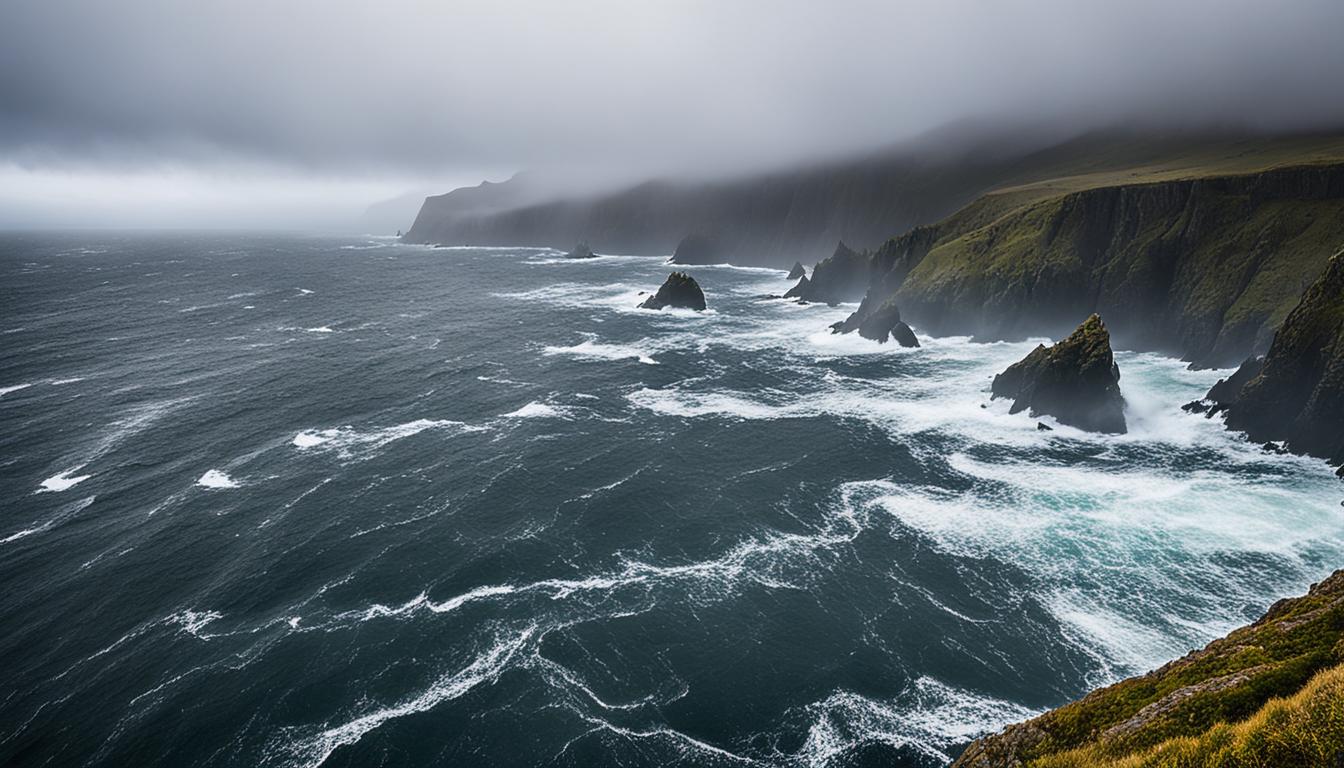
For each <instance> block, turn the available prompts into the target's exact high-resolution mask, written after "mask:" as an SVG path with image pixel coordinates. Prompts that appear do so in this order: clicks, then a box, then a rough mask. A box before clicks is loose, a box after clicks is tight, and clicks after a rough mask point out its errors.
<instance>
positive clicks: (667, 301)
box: [639, 272, 705, 311]
mask: <svg viewBox="0 0 1344 768" xmlns="http://www.w3.org/2000/svg"><path fill="white" fill-rule="evenodd" d="M664 307H683V308H685V309H694V310H697V311H704V309H705V293H704V291H701V290H700V284H699V283H697V282H695V278H693V277H691V276H690V275H688V274H686V273H685V272H673V273H672V274H670V275H668V276H667V280H665V281H663V284H662V285H661V286H659V288H658V292H657V293H655V294H653V295H652V296H650V297H649V298H647V299H645V300H644V302H643V303H642V304H640V305H639V308H640V309H662V308H664Z"/></svg>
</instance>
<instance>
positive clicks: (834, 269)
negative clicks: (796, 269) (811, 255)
mask: <svg viewBox="0 0 1344 768" xmlns="http://www.w3.org/2000/svg"><path fill="white" fill-rule="evenodd" d="M870 261H871V257H870V256H869V255H868V254H867V253H859V252H857V251H855V250H853V249H851V248H850V247H849V246H847V245H845V244H844V243H843V242H842V243H839V244H838V245H836V247H835V253H833V254H831V255H830V257H828V258H826V259H823V260H822V261H820V262H818V263H817V266H815V267H813V268H812V278H811V279H810V280H809V279H808V278H807V277H802V278H800V279H799V281H798V285H796V286H794V287H793V288H792V289H791V290H790V291H789V293H786V294H784V295H785V296H789V294H791V293H795V292H796V297H797V298H800V299H804V300H806V301H817V302H824V303H826V304H830V305H835V304H839V303H840V302H842V301H854V300H855V299H860V298H862V297H863V295H864V293H866V292H867V290H868V264H869V262H870Z"/></svg>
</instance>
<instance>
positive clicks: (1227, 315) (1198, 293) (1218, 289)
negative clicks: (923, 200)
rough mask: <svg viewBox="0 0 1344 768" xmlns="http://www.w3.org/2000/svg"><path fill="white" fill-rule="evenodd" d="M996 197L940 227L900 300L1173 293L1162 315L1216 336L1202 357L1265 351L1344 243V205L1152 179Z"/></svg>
mask: <svg viewBox="0 0 1344 768" xmlns="http://www.w3.org/2000/svg"><path fill="white" fill-rule="evenodd" d="M1341 165H1344V164H1341ZM1304 172H1305V171H1304ZM996 197H997V196H996V195H989V196H986V197H985V198H982V200H981V201H977V202H976V203H973V204H972V205H971V206H968V207H967V208H966V209H963V211H961V212H959V213H957V214H955V215H954V216H952V217H950V218H949V219H947V220H945V221H944V222H943V223H941V224H939V225H937V227H938V229H937V235H938V237H937V238H936V242H935V243H934V245H933V247H932V248H931V249H930V250H929V251H928V253H927V255H925V256H924V258H923V259H922V260H921V261H919V263H918V264H917V265H916V266H914V268H913V269H911V271H910V273H909V275H908V276H907V277H906V278H905V281H904V283H903V285H902V286H901V287H900V289H899V292H898V293H897V300H898V303H900V304H901V305H902V306H906V304H907V303H909V304H910V305H913V306H921V305H922V306H947V307H951V308H953V309H954V310H960V311H972V312H974V311H977V309H978V308H979V307H981V306H984V305H985V304H986V302H990V301H991V300H994V299H995V297H1004V296H1007V297H1014V296H1015V297H1017V299H1016V301H1017V303H1018V304H1023V303H1029V302H1031V301H1033V299H1032V297H1033V296H1034V295H1035V294H1034V293H1033V292H1034V291H1037V290H1038V286H1054V287H1055V289H1056V290H1057V291H1058V290H1064V291H1066V292H1072V293H1073V294H1074V295H1076V294H1077V293H1078V292H1079V291H1084V292H1090V293H1091V294H1092V295H1094V296H1096V297H1097V301H1098V302H1099V303H1098V304H1097V305H1095V306H1097V307H1098V308H1101V307H1103V306H1106V305H1107V304H1108V303H1111V304H1119V305H1123V304H1124V303H1125V297H1127V296H1152V295H1159V294H1158V293H1157V292H1158V291H1169V293H1167V294H1166V295H1167V296H1168V297H1169V304H1168V305H1167V306H1166V308H1165V309H1164V310H1163V311H1166V312H1169V313H1170V316H1171V317H1173V318H1177V317H1178V318H1181V319H1182V320H1183V321H1185V322H1187V325H1188V327H1190V328H1200V327H1207V328H1212V329H1214V330H1215V337H1214V339H1212V340H1211V341H1206V342H1204V343H1206V344H1211V345H1212V346H1209V347H1207V348H1206V349H1204V350H1203V353H1207V352H1209V351H1211V350H1213V349H1216V348H1220V347H1223V346H1225V347H1228V348H1241V347H1243V346H1249V342H1250V341H1251V340H1255V341H1256V342H1257V344H1258V345H1259V346H1262V347H1263V346H1267V345H1268V341H1269V338H1270V335H1271V334H1272V331H1273V329H1274V328H1276V327H1277V326H1278V325H1279V324H1280V323H1281V322H1282V321H1283V319H1284V317H1286V316H1287V314H1288V312H1289V311H1291V310H1292V308H1293V306H1295V304H1296V302H1297V299H1298V297H1299V296H1300V295H1301V293H1302V291H1303V289H1304V288H1305V287H1306V286H1307V285H1308V284H1309V283H1310V282H1311V281H1312V280H1314V279H1315V278H1316V276H1317V275H1319V274H1320V272H1321V270H1322V269H1323V268H1324V266H1325V263H1326V260H1327V259H1328V258H1329V255H1330V254H1332V253H1334V252H1335V251H1336V250H1338V248H1339V246H1340V244H1342V243H1344V199H1339V198H1334V199H1330V198H1326V199H1311V198H1293V197H1289V198H1287V199H1283V198H1280V199H1268V198H1265V199H1262V198H1261V197H1260V196H1257V195H1250V194H1245V193H1242V192H1238V191H1235V189H1234V185H1217V184H1210V185H1204V186H1201V187H1199V188H1196V189H1190V190H1188V192H1182V191H1180V190H1171V189H1168V188H1164V187H1163V185H1161V184H1148V183H1145V184H1138V185H1135V186H1125V187H1117V188H1096V189H1090V190H1088V191H1083V192H1075V193H1070V194H1065V195H1060V196H1055V197H1049V198H1046V199H1043V200H1037V201H1035V202H1031V203H1029V204H1027V205H1023V206H1019V207H1016V208H1013V207H1011V206H1009V210H1008V211H1007V212H1006V213H1002V210H1003V207H1002V206H1001V205H1000V204H999V203H998V202H996V201H995V198H996ZM996 214H997V218H994V216H995V215H996ZM1061 286H1062V288H1061ZM1176 330H1177V329H1176V328H1174V327H1173V331H1176ZM1218 334H1221V335H1218ZM1242 354H1244V352H1242Z"/></svg>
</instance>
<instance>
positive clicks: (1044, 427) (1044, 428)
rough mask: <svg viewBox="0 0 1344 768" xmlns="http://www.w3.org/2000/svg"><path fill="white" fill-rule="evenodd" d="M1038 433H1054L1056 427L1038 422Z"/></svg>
mask: <svg viewBox="0 0 1344 768" xmlns="http://www.w3.org/2000/svg"><path fill="white" fill-rule="evenodd" d="M1036 431H1037V432H1054V431H1055V429H1054V427H1052V426H1050V425H1049V424H1046V423H1045V422H1044V421H1038V422H1036Z"/></svg>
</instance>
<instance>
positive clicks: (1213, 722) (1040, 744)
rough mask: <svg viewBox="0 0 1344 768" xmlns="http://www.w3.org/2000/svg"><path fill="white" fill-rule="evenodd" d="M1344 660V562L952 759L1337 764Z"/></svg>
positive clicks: (1006, 766) (1342, 733)
mask: <svg viewBox="0 0 1344 768" xmlns="http://www.w3.org/2000/svg"><path fill="white" fill-rule="evenodd" d="M1341 662H1344V571H1336V572H1335V573H1334V574H1333V575H1332V576H1330V577H1329V578H1327V579H1326V580H1325V581H1322V582H1321V583H1320V584H1317V585H1314V586H1313V587H1312V588H1311V591H1310V592H1308V593H1307V594H1306V595H1304V596H1302V597H1297V598H1292V599H1287V600H1280V601H1279V602H1277V603H1275V604H1274V605H1273V606H1271V607H1270V609H1269V611H1268V612H1267V613H1265V615H1264V616H1263V617H1262V618H1261V619H1260V620H1259V621H1257V622H1255V623H1254V624H1252V625H1250V626H1247V627H1242V628H1241V629H1238V630H1235V631H1233V632H1231V633H1230V634H1228V635H1227V636H1226V637H1223V638H1220V639H1218V640H1214V641H1213V642H1211V643H1209V644H1208V645H1207V646H1206V647H1204V648H1203V649H1202V650H1198V651H1193V652H1191V653H1190V654H1189V655H1187V656H1185V657H1184V658H1181V659H1178V660H1176V661H1173V662H1171V663H1170V664H1167V665H1166V666H1163V667H1161V668H1160V669H1157V670H1154V671H1152V672H1149V673H1148V674H1146V675H1143V676H1140V677H1133V678H1130V679H1128V680H1124V681H1122V682H1119V683H1116V684H1115V685H1112V686H1110V687H1108V688H1103V689H1100V690H1097V691H1093V692H1092V693H1090V694H1088V695H1087V696H1086V697H1085V698H1083V699H1081V700H1079V701H1076V702H1073V703H1072V704H1066V705H1065V706H1063V707H1060V708H1059V709H1055V710H1052V711H1050V712H1047V713H1045V714H1044V715H1041V716H1040V717H1037V718H1035V719H1033V720H1029V721H1027V722H1025V723H1018V724H1016V725H1010V726H1008V728H1006V729H1004V730H1003V731H1002V732H1000V733H997V734H994V735H992V736H987V737H984V738H982V739H980V740H978V741H976V742H974V743H972V744H971V745H970V746H969V747H967V748H966V750H965V751H964V752H963V753H962V755H961V757H960V758H959V759H958V760H957V761H956V762H955V763H953V766H954V768H1066V767H1067V768H1075V767H1076V768H1082V766H1094V767H1096V766H1113V765H1114V766H1120V765H1123V766H1126V768H1138V767H1139V766H1174V765H1180V766H1191V767H1194V766H1201V767H1202V766H1207V767H1208V768H1214V766H1248V767H1249V766H1279V765H1282V766H1289V765H1300V766H1317V765H1319V766H1327V765H1339V764H1340V763H1339V761H1340V760H1341V759H1344V666H1342V665H1341ZM1278 697H1287V698H1286V700H1285V699H1281V700H1279V701H1274V699H1276V698H1278Z"/></svg>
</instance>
